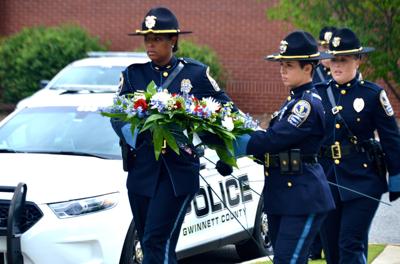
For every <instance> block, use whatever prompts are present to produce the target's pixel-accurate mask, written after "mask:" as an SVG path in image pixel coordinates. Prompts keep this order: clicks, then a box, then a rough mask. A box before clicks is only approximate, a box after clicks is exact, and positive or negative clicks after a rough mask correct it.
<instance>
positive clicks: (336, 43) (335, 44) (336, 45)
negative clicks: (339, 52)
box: [332, 37, 341, 48]
mask: <svg viewBox="0 0 400 264" xmlns="http://www.w3.org/2000/svg"><path fill="white" fill-rule="evenodd" d="M340 40H341V38H340V37H334V38H333V40H332V45H333V46H334V47H335V48H337V47H338V46H339V45H340Z"/></svg>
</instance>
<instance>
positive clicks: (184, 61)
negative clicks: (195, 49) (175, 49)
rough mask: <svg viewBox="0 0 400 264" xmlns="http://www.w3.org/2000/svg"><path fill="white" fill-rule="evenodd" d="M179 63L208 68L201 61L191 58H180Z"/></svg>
mask: <svg viewBox="0 0 400 264" xmlns="http://www.w3.org/2000/svg"><path fill="white" fill-rule="evenodd" d="M178 60H179V61H181V62H183V63H184V64H194V65H197V66H202V67H207V66H206V65H205V64H203V63H201V62H200V61H197V60H194V59H191V58H178Z"/></svg>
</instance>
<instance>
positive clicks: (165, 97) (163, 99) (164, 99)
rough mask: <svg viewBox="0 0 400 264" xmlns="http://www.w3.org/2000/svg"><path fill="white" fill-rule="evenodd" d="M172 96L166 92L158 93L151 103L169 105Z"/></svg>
mask: <svg viewBox="0 0 400 264" xmlns="http://www.w3.org/2000/svg"><path fill="white" fill-rule="evenodd" d="M171 97H172V96H171V94H169V93H166V92H158V93H155V94H154V95H153V96H152V97H151V101H153V102H158V103H161V104H163V105H167V104H168V101H169V100H170V99H171Z"/></svg>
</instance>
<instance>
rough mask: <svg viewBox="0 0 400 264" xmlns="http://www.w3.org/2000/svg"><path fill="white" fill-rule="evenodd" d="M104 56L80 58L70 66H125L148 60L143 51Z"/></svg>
mask: <svg viewBox="0 0 400 264" xmlns="http://www.w3.org/2000/svg"><path fill="white" fill-rule="evenodd" d="M116 55H117V53H116V54H115V56H105V57H90V58H85V59H81V60H77V61H74V62H72V63H71V64H70V66H78V67H79V66H103V67H112V66H124V67H127V66H129V65H131V64H133V63H145V62H148V61H149V58H148V57H147V56H146V54H145V53H135V55H131V56H122V55H121V56H116Z"/></svg>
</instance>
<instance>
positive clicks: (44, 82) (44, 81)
mask: <svg viewBox="0 0 400 264" xmlns="http://www.w3.org/2000/svg"><path fill="white" fill-rule="evenodd" d="M49 82H50V81H49V80H41V81H40V83H39V84H40V88H44V87H46V85H47V84H48V83H49Z"/></svg>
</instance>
